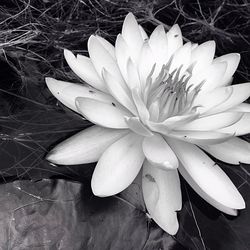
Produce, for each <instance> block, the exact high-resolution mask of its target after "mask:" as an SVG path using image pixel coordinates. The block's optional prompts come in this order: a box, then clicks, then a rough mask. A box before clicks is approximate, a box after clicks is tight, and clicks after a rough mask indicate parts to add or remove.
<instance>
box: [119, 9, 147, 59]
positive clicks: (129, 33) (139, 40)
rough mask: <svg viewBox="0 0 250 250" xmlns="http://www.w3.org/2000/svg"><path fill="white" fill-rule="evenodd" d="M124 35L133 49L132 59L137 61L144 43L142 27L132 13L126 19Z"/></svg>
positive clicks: (123, 29) (123, 28)
mask: <svg viewBox="0 0 250 250" xmlns="http://www.w3.org/2000/svg"><path fill="white" fill-rule="evenodd" d="M122 36H123V38H124V40H125V41H126V43H127V45H128V47H129V49H130V51H131V52H130V54H131V56H132V59H133V60H134V62H137V60H138V58H139V54H140V51H141V47H142V45H143V37H142V33H141V29H140V28H139V25H138V23H137V21H136V19H135V17H134V15H133V14H132V13H129V14H128V15H127V16H126V18H125V20H124V23H123V26H122Z"/></svg>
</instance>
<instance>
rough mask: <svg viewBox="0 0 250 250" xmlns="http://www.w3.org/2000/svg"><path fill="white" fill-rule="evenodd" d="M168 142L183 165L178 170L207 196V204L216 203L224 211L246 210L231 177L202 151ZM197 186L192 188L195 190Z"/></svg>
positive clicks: (194, 147) (186, 144)
mask: <svg viewBox="0 0 250 250" xmlns="http://www.w3.org/2000/svg"><path fill="white" fill-rule="evenodd" d="M167 142H168V143H169V144H170V147H171V148H172V149H173V150H174V152H175V153H176V155H177V157H178V159H179V160H180V161H181V163H182V164H183V167H181V165H180V166H179V168H178V169H179V171H180V173H181V174H182V175H183V177H184V178H185V179H186V181H187V182H188V183H189V184H190V185H191V186H192V184H193V183H195V184H196V185H197V186H198V187H199V188H200V189H201V190H202V192H203V193H205V194H206V196H203V198H204V199H206V201H207V202H209V203H210V201H212V202H211V203H212V204H213V205H215V202H216V208H218V209H219V210H222V211H223V208H224V207H228V208H232V209H243V208H245V202H244V200H243V198H242V196H241V194H240V193H239V191H238V190H237V188H236V187H235V186H234V184H233V183H232V182H231V180H230V179H229V177H228V176H227V175H226V174H225V173H224V172H223V171H222V170H221V168H220V167H219V166H218V165H216V164H215V162H214V161H213V160H211V159H210V158H209V157H208V156H207V155H206V154H205V153H204V152H202V150H200V149H199V148H198V147H196V146H195V145H192V144H190V143H186V142H181V141H177V140H173V139H169V140H167ZM196 185H195V186H192V187H193V188H194V189H195V190H196ZM196 191H197V192H198V191H199V190H196ZM198 193H199V192H198ZM214 201H215V202H214ZM220 204H221V205H222V207H220Z"/></svg>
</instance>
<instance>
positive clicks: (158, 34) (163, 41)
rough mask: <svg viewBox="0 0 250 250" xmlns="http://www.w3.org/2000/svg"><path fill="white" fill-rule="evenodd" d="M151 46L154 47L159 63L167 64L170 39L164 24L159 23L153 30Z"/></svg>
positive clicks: (150, 40)
mask: <svg viewBox="0 0 250 250" xmlns="http://www.w3.org/2000/svg"><path fill="white" fill-rule="evenodd" d="M148 42H149V46H150V48H151V49H152V51H153V53H154V55H155V58H156V59H157V60H158V63H159V64H161V65H163V64H166V63H167V61H166V58H167V56H168V40H167V37H166V32H165V30H164V27H163V25H158V26H157V27H156V28H155V29H154V31H153V32H152V34H151V36H150V39H149V41H148Z"/></svg>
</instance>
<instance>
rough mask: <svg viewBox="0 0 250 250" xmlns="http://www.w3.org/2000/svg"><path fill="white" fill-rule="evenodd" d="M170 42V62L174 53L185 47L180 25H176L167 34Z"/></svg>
mask: <svg viewBox="0 0 250 250" xmlns="http://www.w3.org/2000/svg"><path fill="white" fill-rule="evenodd" d="M166 36H167V40H168V58H167V59H168V60H169V59H170V57H171V56H172V55H173V54H174V52H175V51H176V50H177V49H179V48H180V47H181V46H182V45H183V40H182V34H181V29H180V27H179V25H178V24H175V25H173V26H172V27H171V29H170V30H169V31H168V32H167V34H166Z"/></svg>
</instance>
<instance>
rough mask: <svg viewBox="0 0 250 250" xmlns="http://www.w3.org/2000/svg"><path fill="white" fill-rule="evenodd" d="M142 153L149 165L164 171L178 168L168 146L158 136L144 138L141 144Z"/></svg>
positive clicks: (173, 154) (176, 161)
mask: <svg viewBox="0 0 250 250" xmlns="http://www.w3.org/2000/svg"><path fill="white" fill-rule="evenodd" d="M142 148H143V152H144V154H145V156H146V158H147V159H148V161H149V162H150V163H152V164H153V165H154V166H155V167H160V168H162V169H164V170H169V169H176V168H178V165H179V163H178V159H177V158H176V156H175V153H174V152H173V151H172V149H171V148H170V147H169V146H168V144H167V142H166V141H165V139H163V137H162V136H161V135H159V134H154V135H153V136H151V137H146V138H144V140H143V144H142Z"/></svg>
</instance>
